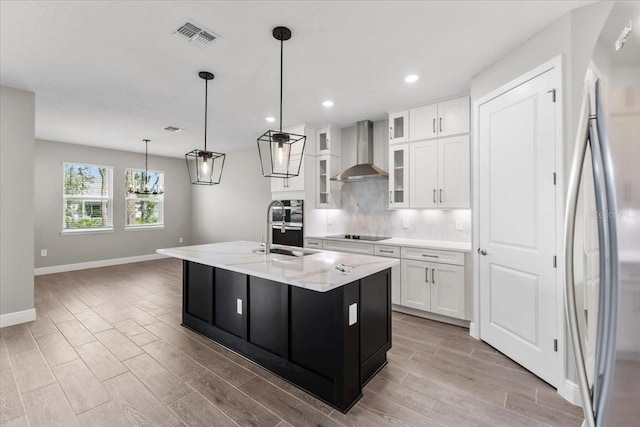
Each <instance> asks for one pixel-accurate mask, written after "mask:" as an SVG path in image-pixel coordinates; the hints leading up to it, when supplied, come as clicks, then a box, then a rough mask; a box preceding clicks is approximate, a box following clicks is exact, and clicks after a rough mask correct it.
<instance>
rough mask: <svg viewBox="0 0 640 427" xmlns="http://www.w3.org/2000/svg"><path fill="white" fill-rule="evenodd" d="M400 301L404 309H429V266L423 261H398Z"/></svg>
mask: <svg viewBox="0 0 640 427" xmlns="http://www.w3.org/2000/svg"><path fill="white" fill-rule="evenodd" d="M400 268H401V273H400V301H401V303H402V305H404V306H405V307H411V308H415V309H418V310H425V311H429V310H430V309H431V289H430V279H431V278H430V276H429V274H430V272H429V270H430V264H429V263H428V262H423V261H413V260H405V259H403V260H401V261H400Z"/></svg>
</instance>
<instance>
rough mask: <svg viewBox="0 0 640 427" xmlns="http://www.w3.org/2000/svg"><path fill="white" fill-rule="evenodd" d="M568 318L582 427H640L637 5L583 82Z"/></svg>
mask: <svg viewBox="0 0 640 427" xmlns="http://www.w3.org/2000/svg"><path fill="white" fill-rule="evenodd" d="M565 261H566V282H565V299H566V312H567V313H566V314H567V320H568V324H569V336H570V338H571V344H572V349H573V353H574V360H575V364H576V372H577V377H578V378H577V380H578V383H579V386H580V393H581V396H582V400H583V403H584V405H583V407H584V414H585V421H584V425H586V426H589V427H591V426H638V425H640V2H638V1H619V2H617V3H616V4H615V5H614V6H613V8H612V9H611V12H610V14H609V17H608V18H607V20H606V23H605V25H604V27H603V30H602V32H601V34H600V36H599V38H598V42H597V44H596V47H595V48H594V51H593V54H592V57H591V62H590V65H589V69H588V71H587V75H586V77H585V86H584V95H583V102H582V108H581V114H580V121H579V126H578V136H577V140H576V146H575V152H574V155H573V160H572V167H571V172H570V178H569V187H568V193H567V206H566V215H565Z"/></svg>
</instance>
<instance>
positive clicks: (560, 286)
mask: <svg viewBox="0 0 640 427" xmlns="http://www.w3.org/2000/svg"><path fill="white" fill-rule="evenodd" d="M562 63H563V57H562V55H558V56H556V57H554V58H552V59H551V60H549V61H547V62H545V63H543V64H541V65H539V66H537V67H535V68H533V69H532V70H530V71H528V72H526V73H524V74H522V75H521V76H519V77H517V78H515V79H513V80H511V81H510V82H508V83H506V84H504V85H502V86H500V87H498V88H497V89H495V90H493V91H491V92H490V93H488V94H486V95H484V96H482V97H481V98H478V99H477V100H475V101H474V102H473V134H472V143H471V158H472V161H471V167H472V176H473V187H472V198H471V208H472V235H471V236H472V251H473V252H472V256H473V263H474V272H473V321H472V322H471V324H470V327H469V334H470V335H471V336H472V337H474V338H476V339H478V340H479V339H480V259H479V258H480V256H479V255H478V249H479V243H480V230H479V224H480V211H479V206H478V204H479V197H478V195H479V192H480V171H479V161H478V156H479V147H478V135H479V131H480V124H479V120H478V118H479V117H480V107H481V106H482V105H483V104H486V103H487V102H489V101H491V100H492V99H494V98H497V97H498V96H500V95H502V94H504V93H505V92H508V91H510V90H511V89H514V88H515V87H517V86H520V85H522V84H523V83H525V82H527V81H529V80H532V79H534V78H535V77H537V76H539V75H541V74H543V73H545V72H547V71H549V70H551V69H553V68H555V69H557V70H558V75H559V76H560V79H559V81H558V85H557V86H558V87H556V88H555V89H556V93H555V96H556V103H557V104H558V105H559V108H556V129H555V134H556V147H555V158H556V162H555V163H556V164H555V170H556V200H555V203H556V227H555V233H556V245H555V252H556V257H557V258H556V259H557V263H556V271H555V281H556V291H557V292H556V295H557V298H556V316H557V320H558V321H557V322H556V337H557V339H558V357H559V364H560V369H558V371H557V372H558V374H557V375H558V378H556V380H555V385H556V386H557V387H558V393H560V395H562V396H563V397H565V398H566V396H565V394H566V390H565V389H566V388H567V385H568V384H567V383H570V381H568V380H567V362H568V361H567V359H566V355H567V354H568V353H567V351H568V349H567V343H566V340H565V329H566V328H565V320H566V319H565V313H564V256H563V253H564V246H563V236H564V230H563V227H564V221H563V218H564V199H565V197H564V193H565V188H564V155H563V154H564V135H563V129H564V122H563V117H564V108H565V97H564V79H565V76H564V70H563V67H562ZM549 96H551V94H550V95H549Z"/></svg>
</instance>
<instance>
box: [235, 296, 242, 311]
mask: <svg viewBox="0 0 640 427" xmlns="http://www.w3.org/2000/svg"><path fill="white" fill-rule="evenodd" d="M236 311H237V312H238V314H239V315H242V300H241V299H240V298H238V299H237V300H236Z"/></svg>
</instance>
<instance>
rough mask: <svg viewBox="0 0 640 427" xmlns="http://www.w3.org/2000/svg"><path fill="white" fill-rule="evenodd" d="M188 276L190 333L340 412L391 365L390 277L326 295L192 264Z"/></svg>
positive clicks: (377, 276)
mask: <svg viewBox="0 0 640 427" xmlns="http://www.w3.org/2000/svg"><path fill="white" fill-rule="evenodd" d="M183 269H184V270H183V305H182V307H183V308H182V324H183V325H184V326H186V327H188V328H190V329H192V330H194V331H196V332H198V333H200V334H203V335H205V336H206V337H208V338H210V339H212V340H214V341H215V342H217V343H219V344H222V345H224V346H225V347H228V348H229V349H231V350H233V351H235V352H237V353H239V354H241V355H243V356H245V357H247V358H248V359H251V360H252V361H254V362H255V363H257V364H259V365H261V366H263V367H265V368H266V369H268V370H270V371H271V372H273V373H274V374H276V375H278V376H280V377H282V378H283V379H285V380H287V381H288V382H290V383H292V384H294V385H296V386H297V387H299V388H301V389H303V390H305V391H306V392H308V393H310V394H312V395H314V396H316V397H317V398H318V399H320V400H322V401H324V402H326V403H328V404H329V405H331V406H333V407H334V408H336V409H338V410H340V411H341V412H347V411H348V410H349V409H350V408H351V407H352V406H353V405H354V404H355V403H356V402H357V401H358V399H359V398H360V397H361V396H362V387H363V386H364V385H365V384H366V383H367V382H368V381H369V380H370V379H371V378H373V376H374V375H375V374H376V373H377V372H378V371H379V370H380V369H381V368H382V367H384V365H386V363H387V351H388V350H389V349H390V348H391V270H390V269H386V270H383V271H380V272H378V273H374V274H372V275H370V276H367V277H364V278H362V279H360V280H356V281H354V282H351V283H348V284H346V285H344V286H341V287H338V288H336V289H333V290H330V291H328V292H318V291H313V290H309V289H304V288H301V287H297V286H293V285H288V284H284V283H280V282H274V281H271V280H266V279H262V278H259V277H255V276H250V275H246V274H241V273H236V272H233V271H229V270H225V269H222V268H216V267H211V266H208V265H203V264H198V263H195V262H190V261H183ZM354 304H356V305H355V306H354ZM350 306H351V319H350V316H349V312H350V308H349V307H350ZM354 309H355V310H354ZM350 320H351V322H350ZM354 320H355V322H354ZM350 323H352V324H350Z"/></svg>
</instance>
